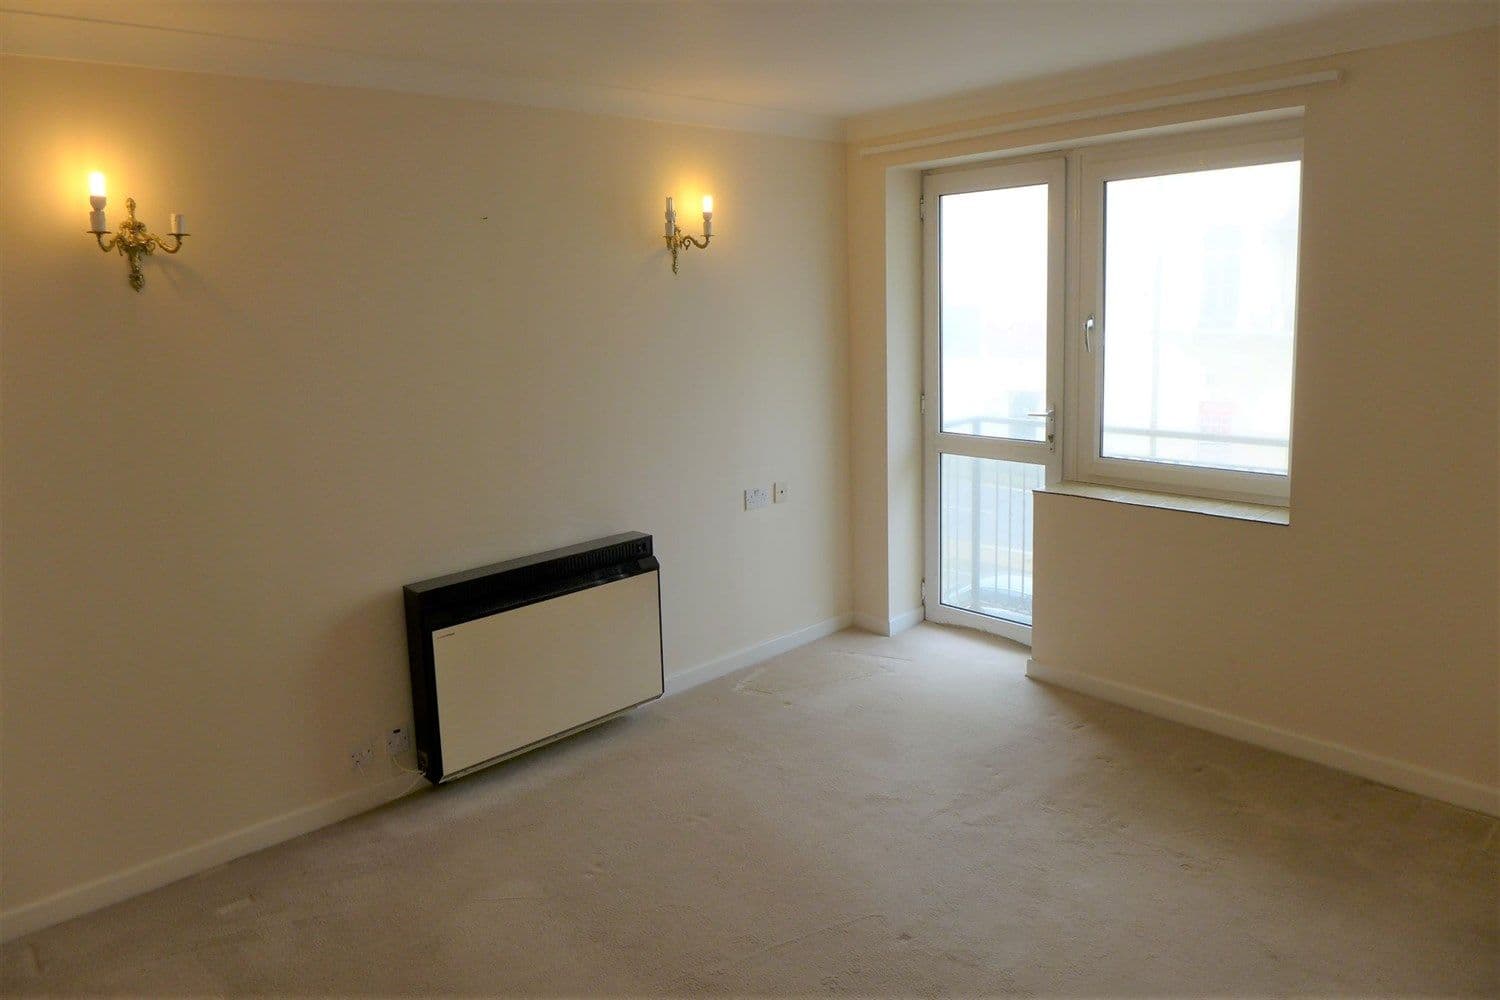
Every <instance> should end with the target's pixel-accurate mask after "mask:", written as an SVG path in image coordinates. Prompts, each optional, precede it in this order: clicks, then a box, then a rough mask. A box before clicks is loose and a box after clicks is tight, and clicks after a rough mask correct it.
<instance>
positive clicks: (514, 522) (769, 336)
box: [0, 58, 850, 911]
mask: <svg viewBox="0 0 1500 1000" xmlns="http://www.w3.org/2000/svg"><path fill="white" fill-rule="evenodd" d="M0 73H3V76H0V180H3V190H4V193H5V199H6V203H7V209H6V225H5V226H4V227H3V229H0V254H3V261H4V267H3V284H0V297H3V373H0V403H3V433H4V442H3V443H4V448H3V459H0V460H3V467H0V473H3V486H0V489H3V492H0V501H3V517H4V520H3V536H0V537H3V559H4V565H3V569H4V573H3V593H0V599H3V627H0V632H3V640H0V641H3V646H0V649H3V671H4V673H3V710H4V731H3V744H0V751H3V756H0V760H3V768H4V771H3V790H0V806H3V817H0V819H3V824H4V830H5V835H4V838H3V855H0V859H3V871H4V883H3V889H0V891H3V904H0V905H3V908H4V909H5V910H7V911H14V910H16V909H17V908H20V907H25V906H27V905H28V904H34V903H36V902H37V901H38V900H43V899H44V898H46V897H49V896H51V895H52V894H56V893H60V892H67V891H69V890H71V889H74V888H76V887H77V886H79V885H80V884H81V883H84V882H86V881H88V880H91V879H98V878H106V879H107V878H109V877H110V876H112V875H116V874H118V873H119V872H121V871H123V870H125V869H127V868H130V867H131V866H134V865H141V864H146V865H148V866H149V865H150V864H151V863H153V862H154V861H158V860H159V859H161V858H163V857H165V856H169V855H172V854H173V853H174V852H181V851H183V850H190V849H191V848H193V846H194V845H201V844H204V843H205V842H210V841H213V840H214V839H215V838H222V837H224V836H226V835H229V834H232V833H233V832H234V831H237V830H243V829H244V828H246V827H248V826H251V825H253V824H256V823H260V822H263V821H267V820H272V819H274V818H275V817H278V816H284V815H285V814H288V813H293V812H295V811H296V810H299V809H303V808H305V807H309V806H315V805H316V804H317V803H321V802H326V801H327V800H330V799H334V798H337V797H340V796H348V795H349V794H351V793H354V792H358V790H359V789H360V788H361V787H362V786H363V785H366V784H369V783H372V782H377V781H378V779H379V778H380V777H382V776H384V777H387V778H388V777H389V772H386V771H382V770H381V769H378V768H377V769H376V772H375V774H373V775H355V774H353V773H351V770H350V765H349V761H348V754H349V752H350V750H351V749H353V748H354V747H355V746H356V745H358V744H359V743H361V742H363V741H365V740H367V739H368V738H370V737H371V736H372V735H374V734H378V733H380V732H382V731H383V730H384V729H385V728H387V727H389V726H393V725H398V724H401V723H404V722H407V721H409V717H410V699H409V693H408V687H407V677H406V654H405V647H404V636H403V632H402V611H401V602H400V588H401V586H402V585H403V584H405V583H408V582H411V581H413V580H417V579H421V578H424V577H428V576H432V575H435V574H439V573H443V572H447V571H451V570H456V569H461V568H465V567H470V566H474V565H479V564H482V563H485V562H489V561H493V560H497V559H502V558H507V557H510V556H515V555H519V554H522V553H526V552H530V551H535V550H538V549H543V548H547V547H551V546H554V545H559V544H564V543H570V542H575V541H580V540H583V539H587V538H590V537H594V536H598V535H602V534H606V533H610V532H614V531H619V530H625V529H640V530H644V531H648V532H651V533H653V534H654V535H655V536H656V543H657V551H658V553H659V555H660V557H661V560H662V565H663V572H662V582H663V597H664V607H663V617H664V625H665V648H666V657H667V670H668V673H669V674H674V673H680V672H682V671H684V670H687V669H690V668H693V667H696V666H700V665H703V664H705V663H710V662H712V661H714V660H716V659H717V658H720V657H724V656H726V655H730V654H732V653H735V652H737V651H739V650H742V649H744V648H745V647H748V646H752V645H755V644H757V643H761V642H764V641H766V640H768V639H772V638H774V637H777V636H781V635H784V634H786V633H789V632H793V631H795V630H798V629H801V628H804V627H806V626H809V625H811V624H814V623H818V622H822V621H826V620H828V619H836V618H838V617H840V616H842V615H845V614H847V612H848V611H849V609H850V596H849V528H848V521H849V487H848V482H849V476H848V460H847V453H848V414H849V406H848V388H847V376H846V371H847V338H846V332H845V331H846V320H847V309H846V301H845V294H844V270H845V268H844V262H845V256H844V254H845V249H844V238H845V236H844V234H845V227H844V212H843V207H844V180H843V153H842V149H841V148H840V147H838V146H836V145H834V144H831V143H824V142H817V141H809V140H800V139H789V138H775V137H768V136H758V135H752V134H747V133H738V132H731V131H722V130H714V129H708V128H693V127H680V126H668V125H658V124H648V123H644V122H638V121H629V120H624V119H617V118H607V117H599V116H591V115H586V114H579V113H572V112H563V111H545V110H537V109H526V108H517V107H507V106H502V105H495V104H486V103H479V102H467V101H460V100H448V99H441V98H430V97H416V96H404V95H397V94H391V93H381V92H377V91H368V90H345V89H337V88H326V87H318V86H311V85H302V84H287V83H269V82H258V81H251V80H245V79H233V78H226V77H215V76H204V75H192V74H179V73H169V72H159V71H149V70H135V69H123V68H113V67H105V66H98V65H88V64H81V63H66V62H56V61H46V60H35V59H22V58H7V59H5V60H4V61H3V62H0ZM92 169H99V170H103V171H105V172H106V173H107V174H108V175H109V181H110V192H111V205H110V213H111V219H112V221H114V222H116V223H118V222H119V221H120V220H121V219H122V218H123V212H124V199H125V196H126V195H131V196H134V197H135V198H136V199H137V201H138V202H139V206H140V209H139V211H140V215H141V217H142V218H143V219H144V220H145V221H146V222H147V223H148V224H150V225H151V226H153V227H154V228H158V229H160V228H164V226H165V221H166V215H167V213H168V212H169V211H181V212H184V213H186V214H187V216H188V218H189V222H190V228H191V230H192V232H193V233H194V234H195V235H194V236H193V237H192V238H191V239H190V240H189V241H188V244H187V247H186V249H185V250H183V252H182V253H181V254H180V255H178V256H176V257H158V258H155V259H152V260H149V261H147V263H146V265H145V271H146V287H145V290H144V291H142V292H141V293H139V294H137V293H135V292H132V291H131V290H130V288H129V287H128V286H127V285H126V283H125V274H126V269H125V264H124V261H123V260H121V259H120V258H118V257H115V256H113V255H111V256H108V257H106V256H104V255H103V254H101V253H100V252H99V251H98V249H97V248H96V247H95V246H94V244H93V241H92V240H91V239H90V238H88V237H86V236H84V235H83V230H84V228H85V227H86V212H87V207H88V206H87V200H86V189H85V179H86V175H87V172H88V171H89V170H92ZM705 191H707V192H711V193H713V194H714V195H715V196H716V199H717V208H718V211H717V213H716V218H715V223H716V231H717V236H716V237H715V240H714V244H713V246H712V247H711V249H709V250H708V251H707V252H706V253H703V252H699V251H692V252H690V253H688V254H687V255H686V257H685V259H684V260H683V263H682V273H681V274H680V275H678V276H676V277H674V276H673V275H672V273H671V270H670V268H669V266H668V263H667V260H668V258H667V256H666V254H665V251H664V248H663V246H662V243H661V239H660V233H661V211H662V197H663V195H664V194H667V193H673V194H675V195H676V196H677V197H678V199H679V201H678V204H679V205H687V206H691V205H694V204H696V198H697V195H698V194H699V193H700V192H705ZM684 217H685V219H686V220H687V221H688V222H690V223H691V224H690V225H687V226H685V228H689V229H692V230H694V231H696V230H697V222H696V220H695V219H693V217H692V214H691V212H687V213H684ZM773 479H783V480H787V481H789V482H790V484H791V491H792V492H791V502H790V503H789V504H786V505H777V506H774V507H771V508H768V509H765V510H761V511H756V512H752V513H748V514H747V513H745V512H743V511H742V510H741V502H740V491H741V490H742V488H744V487H745V486H749V485H752V484H763V485H767V486H769V485H770V483H771V481H772V480H773Z"/></svg>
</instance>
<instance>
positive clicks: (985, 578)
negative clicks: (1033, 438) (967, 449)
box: [939, 455, 1046, 625]
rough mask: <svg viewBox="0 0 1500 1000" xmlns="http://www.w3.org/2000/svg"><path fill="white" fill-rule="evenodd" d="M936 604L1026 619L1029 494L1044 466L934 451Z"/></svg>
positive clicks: (1024, 621) (1039, 480)
mask: <svg viewBox="0 0 1500 1000" xmlns="http://www.w3.org/2000/svg"><path fill="white" fill-rule="evenodd" d="M942 462H943V465H942V477H943V482H942V492H941V493H940V496H941V497H942V503H941V511H940V514H941V517H942V525H941V538H940V541H939V544H940V545H941V546H942V554H941V562H940V565H941V567H942V577H943V580H942V592H941V593H942V601H943V603H944V604H946V605H948V606H949V607H954V608H963V609H965V610H967V611H977V612H979V613H980V614H985V615H993V616H995V617H997V618H1005V619H1008V620H1010V621H1014V622H1021V623H1022V624H1025V625H1030V624H1031V491H1032V490H1035V489H1040V488H1041V487H1042V484H1043V482H1044V481H1045V477H1046V476H1045V473H1046V470H1045V469H1044V467H1043V466H1040V465H1030V464H1027V463H1023V462H1000V461H995V460H993V459H988V458H969V457H967V456H964V455H943V456H942Z"/></svg>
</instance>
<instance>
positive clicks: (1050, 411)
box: [1026, 406, 1057, 444]
mask: <svg viewBox="0 0 1500 1000" xmlns="http://www.w3.org/2000/svg"><path fill="white" fill-rule="evenodd" d="M1026 415H1027V416H1028V417H1046V418H1047V443H1048V444H1051V443H1052V438H1053V437H1054V436H1055V435H1056V433H1057V426H1056V425H1057V407H1055V406H1049V407H1047V409H1046V410H1045V411H1043V412H1041V413H1028V414H1026Z"/></svg>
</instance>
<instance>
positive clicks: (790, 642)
mask: <svg viewBox="0 0 1500 1000" xmlns="http://www.w3.org/2000/svg"><path fill="white" fill-rule="evenodd" d="M853 617H854V616H853V615H837V616H835V617H833V618H828V619H825V620H823V621H820V622H816V623H814V624H812V625H809V626H807V627H806V628H801V629H798V630H797V631H795V632H790V633H788V634H786V635H783V636H778V637H777V638H775V639H769V640H767V641H766V642H762V643H758V644H756V645H754V646H749V647H747V648H745V649H742V650H739V651H738V652H735V653H731V654H729V655H728V656H724V657H720V658H719V659H717V660H712V661H710V662H708V663H705V664H703V665H701V666H698V667H694V668H692V669H690V670H684V671H680V672H678V673H676V674H672V675H671V676H669V677H668V678H667V685H666V693H667V695H669V696H670V695H674V694H678V693H680V692H682V691H686V690H687V689H688V688H691V687H696V686H697V685H699V684H702V683H704V682H705V681H711V680H713V679H715V678H717V677H722V676H724V675H725V674H729V673H733V672H734V671H736V670H739V669H741V668H744V667H749V666H753V665H755V664H757V663H759V662H761V661H762V660H768V659H770V658H771V657H773V656H778V655H780V654H781V653H785V652H787V651H788V650H791V649H795V648H797V647H798V646H802V645H805V644H807V643H809V642H812V641H813V640H815V639H821V638H823V637H824V636H827V635H832V634H833V633H835V632H838V631H840V630H842V629H845V628H848V627H849V624H850V623H851V622H852V621H853ZM429 787H430V786H429V785H428V784H427V782H426V781H424V780H421V779H419V778H415V777H413V776H412V775H408V774H401V775H397V776H395V777H393V778H391V779H389V780H383V781H380V782H378V783H376V784H372V785H368V786H366V787H364V788H357V789H355V790H354V791H351V792H346V793H344V794H342V795H337V796H334V797H333V798H331V799H325V800H324V801H322V802H315V803H313V804H312V805H310V806H304V807H302V808H301V809H294V810H292V811H291V812H289V813H285V814H283V815H281V816H276V817H273V818H271V819H268V820H263V821H262V822H259V823H255V824H252V825H251V826H247V827H244V828H242V829H239V830H235V831H232V832H230V833H227V834H224V835H223V836H220V837H214V838H212V839H210V840H205V841H203V842H202V843H199V844H194V845H193V846H191V847H186V848H183V849H182V850H180V851H174V852H173V853H171V854H168V855H165V856H163V857H160V858H154V859H152V860H150V861H146V862H142V863H141V864H138V865H135V866H133V867H131V868H127V869H125V870H124V871H120V872H115V873H113V874H110V875H104V876H102V877H100V878H97V879H94V880H93V881H91V882H85V883H84V884H82V885H78V886H74V887H73V888H71V889H64V890H62V891H61V892H58V893H55V894H53V895H51V896H48V897H46V898H44V899H39V900H36V901H35V902H31V903H26V904H24V905H22V906H18V907H15V908H14V909H11V910H7V911H5V912H4V913H0V941H9V940H10V939H12V938H17V937H20V936H21V935H23V934H30V933H31V932H32V931H36V930H41V929H42V928H43V927H50V926H52V925H53V924H56V923H61V922H62V921H64V920H71V919H72V918H73V917H77V916H81V915H83V914H85V913H90V912H92V911H94V910H98V909H102V908H104V907H106V906H109V905H110V904H112V903H118V902H120V901H121V900H124V899H129V898H130V897H132V896H139V895H140V894H141V893H143V892H149V891H150V890H152V889H157V888H160V887H161V886H164V885H167V884H168V883H170V882H176V881H177V880H178V879H183V878H187V877H188V876H190V875H197V874H198V873H199V872H204V871H207V870H208V869H210V868H213V867H215V866H216V865H221V864H224V863H225V862H228V861H233V860H234V859H235V858H242V857H244V856H245V855H247V854H253V853H255V852H256V851H260V850H264V849H265V848H267V847H272V846H274V845H276V844H280V843H282V842H284V841H287V840H291V839H292V838H293V837H300V836H302V835H303V834H304V833H311V832H312V831H314V830H319V829H322V828H323V827H325V826H330V825H332V824H334V823H337V822H339V821H340V820H345V819H348V818H349V817H351V816H357V815H359V814H360V813H362V812H368V811H369V810H371V809H374V808H376V807H377V806H382V805H385V804H386V803H387V802H393V801H395V800H396V799H399V798H402V797H403V796H405V795H408V794H410V793H412V792H414V791H417V790H418V789H419V788H420V789H427V788H429Z"/></svg>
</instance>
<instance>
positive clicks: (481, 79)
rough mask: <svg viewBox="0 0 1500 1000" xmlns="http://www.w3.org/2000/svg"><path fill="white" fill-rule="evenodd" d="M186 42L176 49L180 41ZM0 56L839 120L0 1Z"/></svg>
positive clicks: (760, 125)
mask: <svg viewBox="0 0 1500 1000" xmlns="http://www.w3.org/2000/svg"><path fill="white" fill-rule="evenodd" d="M184 35H188V36H190V37H191V39H192V44H191V45H183V44H182V42H183V37H184ZM0 53H4V54H6V55H17V56H33V57H38V58H45V59H65V60H70V61H83V62H97V63H107V64H112V65H119V66H137V67H144V68H150V69H168V70H180V71H184V72H190V73H214V74H219V75H224V76H240V77H255V78H260V79H269V80H285V81H292V82H296V83H314V84H325V85H329V86H338V87H361V88H368V89H375V90H393V91H400V92H403V93H412V94H426V95H431V96H435V97H455V98H464V99H469V100H479V101H492V102H495V103H498V104H519V105H525V106H530V107H540V108H556V109H560V110H565V111H580V112H584V113H588V114H601V115H614V116H617V117H622V118H637V119H643V120H646V121H655V122H665V123H669V124H674V125H701V126H706V127H710V128H724V129H733V130H735V131H740V132H757V133H763V134H770V135H783V136H792V137H795V138H799V139H819V140H824V141H831V142H839V141H842V139H843V126H842V123H841V121H840V120H839V119H837V118H834V117H829V116H822V115H810V114H804V113H802V112H796V111H783V110H778V109H774V108H758V107H751V106H748V105H742V104H730V103H726V102H723V101H709V100H703V99H700V98H695V97H676V96H670V95H664V94H653V93H647V92H645V91H639V90H627V89H624V88H619V87H602V86H595V85H592V84H584V83H574V82H555V81H544V80H528V79H519V78H513V77H499V76H492V75H489V74H486V73H480V72H476V71H474V70H469V69H460V68H456V67H448V66H443V65H441V64H438V63H434V62H429V61H425V60H424V61H416V60H408V59H393V58H388V57H382V56H372V55H366V54H363V53H355V52H346V51H342V50H338V49H329V48H323V47H319V46H303V45H291V44H285V43H280V42H266V41H261V40H258V39H248V38H236V37H230V36H225V35H216V34H206V33H202V32H182V31H175V30H172V29H168V28H156V27H142V26H139V25H133V24H124V23H119V22H114V21H102V20H92V19H86V18H76V17H63V16H58V15H52V14H38V13H33V12H29V11H16V10H7V9H5V8H3V7H0Z"/></svg>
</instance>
